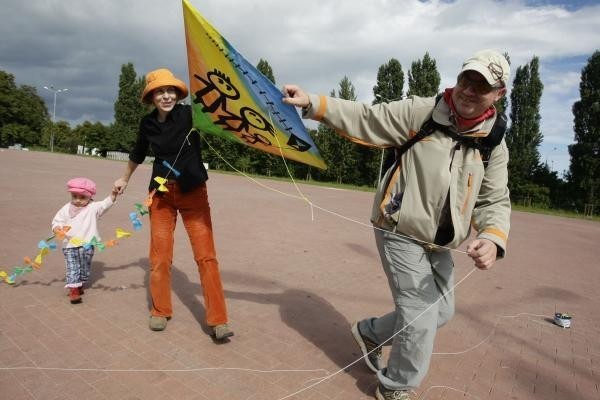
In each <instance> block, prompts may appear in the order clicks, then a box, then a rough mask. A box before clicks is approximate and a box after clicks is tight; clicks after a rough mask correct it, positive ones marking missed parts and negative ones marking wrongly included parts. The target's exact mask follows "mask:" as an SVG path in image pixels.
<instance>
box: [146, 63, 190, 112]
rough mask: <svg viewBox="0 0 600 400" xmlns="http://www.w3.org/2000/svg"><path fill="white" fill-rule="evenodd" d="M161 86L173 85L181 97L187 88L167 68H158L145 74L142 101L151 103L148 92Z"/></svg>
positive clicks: (186, 91) (185, 94) (186, 92)
mask: <svg viewBox="0 0 600 400" xmlns="http://www.w3.org/2000/svg"><path fill="white" fill-rule="evenodd" d="M162 86H174V87H175V88H177V90H179V93H180V95H181V98H184V97H186V96H187V95H188V88H187V86H186V85H185V83H183V81H181V80H179V79H177V78H175V75H173V73H172V72H171V71H169V70H168V69H166V68H159V69H155V70H154V71H150V72H148V74H146V87H145V88H144V92H143V93H142V103H146V104H150V103H152V101H150V98H149V97H150V96H149V95H150V93H152V91H153V90H154V89H158V88H159V87H162Z"/></svg>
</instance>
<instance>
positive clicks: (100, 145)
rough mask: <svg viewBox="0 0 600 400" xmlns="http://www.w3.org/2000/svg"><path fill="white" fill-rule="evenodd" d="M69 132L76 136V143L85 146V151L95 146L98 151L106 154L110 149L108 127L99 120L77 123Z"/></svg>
mask: <svg viewBox="0 0 600 400" xmlns="http://www.w3.org/2000/svg"><path fill="white" fill-rule="evenodd" d="M71 134H72V135H73V136H74V137H76V138H77V143H78V144H80V145H83V146H84V147H85V148H86V152H89V151H90V150H91V149H94V148H96V149H98V150H99V153H101V154H106V152H107V151H108V150H110V143H111V142H110V140H109V138H110V128H109V127H108V126H105V125H103V124H102V123H100V122H96V123H91V122H89V121H85V122H84V123H83V124H81V125H77V127H75V129H73V132H72V133H71Z"/></svg>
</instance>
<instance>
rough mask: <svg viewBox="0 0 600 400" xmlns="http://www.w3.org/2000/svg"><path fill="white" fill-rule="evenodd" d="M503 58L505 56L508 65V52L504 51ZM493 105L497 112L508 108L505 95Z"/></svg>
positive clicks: (500, 112)
mask: <svg viewBox="0 0 600 400" xmlns="http://www.w3.org/2000/svg"><path fill="white" fill-rule="evenodd" d="M504 58H506V61H508V65H510V57H509V56H508V53H504ZM506 85H508V82H506ZM494 106H495V107H496V111H497V112H498V113H499V114H502V113H503V112H506V109H507V108H508V99H507V98H506V96H502V98H500V100H498V101H497V102H496V103H494Z"/></svg>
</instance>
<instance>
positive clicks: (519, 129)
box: [506, 56, 544, 198]
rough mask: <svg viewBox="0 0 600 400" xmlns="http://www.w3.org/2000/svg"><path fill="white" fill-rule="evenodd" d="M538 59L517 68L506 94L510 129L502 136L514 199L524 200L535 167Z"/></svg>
mask: <svg viewBox="0 0 600 400" xmlns="http://www.w3.org/2000/svg"><path fill="white" fill-rule="evenodd" d="M538 69H539V59H538V58H537V57H535V56H534V57H533V58H532V60H531V62H529V63H528V64H526V65H524V66H520V67H518V68H517V71H516V74H515V80H514V82H513V88H512V91H511V94H510V103H511V112H510V119H511V126H510V128H509V129H508V131H507V132H506V144H507V146H508V149H509V152H510V159H509V162H508V174H509V181H508V184H509V187H510V189H511V194H512V195H513V196H514V197H515V198H519V197H524V196H528V195H529V193H530V192H531V190H532V189H531V186H530V185H529V184H532V183H535V182H533V173H534V171H535V170H536V169H537V168H538V166H539V160H540V155H539V152H538V146H539V145H540V143H541V142H542V134H541V132H540V118H541V117H540V99H541V97H542V91H543V89H544V85H543V84H542V81H541V80H540V77H539V71H538Z"/></svg>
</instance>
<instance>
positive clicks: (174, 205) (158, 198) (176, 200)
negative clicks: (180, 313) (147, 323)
mask: <svg viewBox="0 0 600 400" xmlns="http://www.w3.org/2000/svg"><path fill="white" fill-rule="evenodd" d="M166 186H167V188H168V189H169V191H168V192H163V193H160V194H156V195H155V196H154V197H153V200H152V205H151V206H150V229H151V232H150V294H151V296H152V311H151V314H152V315H153V316H161V317H171V315H172V314H173V307H172V304H171V266H172V264H173V242H174V235H175V225H176V222H177V212H178V211H179V213H180V214H181V218H182V219H183V225H184V226H185V229H186V231H187V234H188V237H189V239H190V243H191V245H192V251H193V253H194V260H195V261H196V264H197V265H198V272H199V273H200V283H201V285H202V294H203V295H204V306H205V307H206V323H207V324H208V325H210V326H215V325H219V324H224V323H226V322H227V309H226V306H225V295H224V294H223V286H222V285H221V276H220V274H219V263H218V262H217V256H216V251H215V244H214V240H213V233H212V222H211V219H210V206H209V204H208V195H207V191H206V184H205V183H203V184H202V185H200V186H198V187H197V188H195V189H193V190H192V191H190V192H186V193H182V192H181V190H180V188H179V185H178V184H177V183H169V184H167V185H166Z"/></svg>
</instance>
